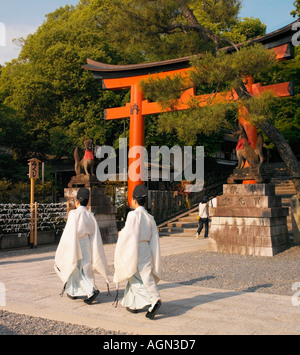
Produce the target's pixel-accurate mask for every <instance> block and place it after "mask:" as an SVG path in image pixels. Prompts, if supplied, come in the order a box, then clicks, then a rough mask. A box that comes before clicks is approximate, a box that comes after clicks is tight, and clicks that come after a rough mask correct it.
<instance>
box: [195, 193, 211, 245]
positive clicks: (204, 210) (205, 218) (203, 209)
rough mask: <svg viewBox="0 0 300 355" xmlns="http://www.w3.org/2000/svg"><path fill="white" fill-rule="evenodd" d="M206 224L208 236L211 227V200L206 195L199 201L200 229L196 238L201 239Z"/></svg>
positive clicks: (205, 233)
mask: <svg viewBox="0 0 300 355" xmlns="http://www.w3.org/2000/svg"><path fill="white" fill-rule="evenodd" d="M204 226H205V232H204V238H208V229H209V200H208V197H207V196H206V195H205V196H203V198H202V201H201V202H200V203H199V216H198V230H197V233H196V238H197V239H199V237H200V233H201V232H202V229H203V227H204Z"/></svg>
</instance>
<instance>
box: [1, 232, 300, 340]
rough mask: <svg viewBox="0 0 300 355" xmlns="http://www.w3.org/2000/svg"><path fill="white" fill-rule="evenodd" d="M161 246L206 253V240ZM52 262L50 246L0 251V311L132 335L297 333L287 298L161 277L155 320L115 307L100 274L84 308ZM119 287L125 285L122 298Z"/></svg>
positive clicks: (170, 251) (109, 250) (295, 311)
mask: <svg viewBox="0 0 300 355" xmlns="http://www.w3.org/2000/svg"><path fill="white" fill-rule="evenodd" d="M161 246H162V255H163V256H170V255H176V254H182V253H192V252H195V251H197V250H202V251H205V250H206V247H207V241H206V240H196V239H194V238H167V237H166V238H161ZM114 248H115V245H105V252H106V255H107V259H108V262H109V264H110V265H112V263H113V255H114ZM53 260H54V249H53V248H52V250H50V251H45V252H40V251H39V249H37V250H34V251H32V253H25V254H24V255H13V254H10V253H6V254H5V256H4V255H1V258H0V283H2V286H3V285H4V286H5V291H6V292H5V295H6V305H5V306H2V307H0V311H1V310H2V311H3V310H4V311H8V312H15V313H18V314H24V315H29V316H34V317H41V318H45V319H49V320H55V321H63V322H67V323H73V324H78V325H83V326H89V327H92V328H102V329H107V330H110V331H115V332H126V333H130V334H147V335H153V334H157V335H161V334H172V335H176V334H177V335H199V334H300V306H298V307H295V306H293V304H292V297H291V296H283V295H276V294H272V295H271V294H266V293H254V292H241V291H234V290H230V289H215V288H208V287H200V286H197V285H189V284H185V283H173V282H166V281H161V282H160V284H159V289H160V292H161V295H162V300H163V304H162V306H161V309H160V311H159V314H158V315H157V316H156V318H155V320H153V321H151V320H149V319H147V318H145V313H139V314H130V313H128V312H127V311H126V310H125V309H124V308H123V307H122V306H121V305H119V306H118V307H117V308H115V307H114V306H113V305H112V302H113V299H114V296H115V294H116V293H115V289H114V286H113V285H111V294H112V295H111V296H107V295H106V292H105V289H106V286H105V284H104V280H103V279H102V278H101V277H100V276H99V275H97V276H96V281H97V285H98V287H99V288H100V291H102V292H101V294H100V296H99V297H98V298H97V302H95V303H94V304H92V305H90V306H88V305H85V304H84V303H83V302H82V300H75V301H72V300H70V299H69V298H67V297H66V296H64V297H62V298H61V297H60V296H59V293H60V291H61V288H62V284H61V281H60V280H59V279H58V277H57V275H56V273H55V272H54V269H53ZM111 269H112V267H111ZM299 282H300V273H299ZM0 286H1V284H0ZM123 288H124V284H122V285H121V292H120V298H121V297H122V293H123ZM228 288H229V287H228ZM2 290H3V287H2ZM0 292H1V287H0ZM295 292H296V291H295ZM294 300H295V298H294ZM297 300H299V298H298V299H296V301H297ZM1 302H2V303H3V293H2V297H1V293H0V303H1Z"/></svg>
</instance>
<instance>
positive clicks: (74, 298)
mask: <svg viewBox="0 0 300 355" xmlns="http://www.w3.org/2000/svg"><path fill="white" fill-rule="evenodd" d="M67 296H68V297H69V298H71V300H77V299H78V297H76V296H71V295H69V294H68V293H67Z"/></svg>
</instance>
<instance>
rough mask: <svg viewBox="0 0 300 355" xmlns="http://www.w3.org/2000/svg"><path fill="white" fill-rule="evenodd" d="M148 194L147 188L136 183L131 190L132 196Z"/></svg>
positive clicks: (137, 196)
mask: <svg viewBox="0 0 300 355" xmlns="http://www.w3.org/2000/svg"><path fill="white" fill-rule="evenodd" d="M147 196H148V193H147V188H146V186H144V185H137V186H136V187H135V188H134V190H133V198H145V197H147Z"/></svg>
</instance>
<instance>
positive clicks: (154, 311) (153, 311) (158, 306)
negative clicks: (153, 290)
mask: <svg viewBox="0 0 300 355" xmlns="http://www.w3.org/2000/svg"><path fill="white" fill-rule="evenodd" d="M160 306H161V301H157V302H156V304H155V306H154V307H153V309H152V311H151V312H147V314H146V317H147V318H149V319H153V318H154V317H155V315H156V313H157V312H158V310H159V308H160Z"/></svg>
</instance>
